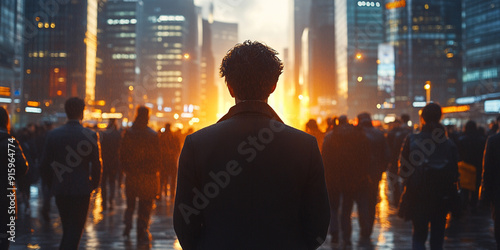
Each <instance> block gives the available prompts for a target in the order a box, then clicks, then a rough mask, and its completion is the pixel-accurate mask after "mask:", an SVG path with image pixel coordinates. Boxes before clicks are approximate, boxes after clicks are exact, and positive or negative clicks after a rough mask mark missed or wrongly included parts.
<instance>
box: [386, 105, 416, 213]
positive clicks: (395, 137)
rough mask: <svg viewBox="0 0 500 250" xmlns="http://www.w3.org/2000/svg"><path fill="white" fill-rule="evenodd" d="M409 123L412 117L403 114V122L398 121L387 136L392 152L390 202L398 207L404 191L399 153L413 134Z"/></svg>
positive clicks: (389, 177) (388, 179)
mask: <svg viewBox="0 0 500 250" xmlns="http://www.w3.org/2000/svg"><path fill="white" fill-rule="evenodd" d="M409 121H410V116H409V115H407V114H402V115H401V120H396V121H395V125H394V128H393V129H392V130H391V131H389V133H388V134H387V144H388V145H389V148H390V151H391V157H390V160H389V167H388V171H387V181H388V184H389V187H390V190H391V197H392V199H391V200H390V202H391V204H393V205H395V206H396V207H397V205H398V204H399V199H400V197H401V191H402V190H401V189H402V185H401V184H402V183H401V178H400V177H399V176H398V160H399V153H400V152H401V147H402V146H403V143H404V141H405V139H406V137H407V136H408V135H409V134H411V133H413V129H412V128H411V127H410V126H408V122H409Z"/></svg>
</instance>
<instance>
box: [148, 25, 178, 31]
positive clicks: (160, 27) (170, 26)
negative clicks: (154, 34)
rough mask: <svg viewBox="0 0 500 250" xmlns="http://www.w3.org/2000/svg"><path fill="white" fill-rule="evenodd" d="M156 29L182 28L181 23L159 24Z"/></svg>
mask: <svg viewBox="0 0 500 250" xmlns="http://www.w3.org/2000/svg"><path fill="white" fill-rule="evenodd" d="M153 29H154V30H182V26H180V25H157V26H156V27H154V28H153Z"/></svg>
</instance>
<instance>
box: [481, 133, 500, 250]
mask: <svg viewBox="0 0 500 250" xmlns="http://www.w3.org/2000/svg"><path fill="white" fill-rule="evenodd" d="M483 169H484V170H483V182H482V186H481V200H484V201H486V202H489V203H491V208H492V213H491V214H492V216H493V221H494V224H495V240H496V242H497V249H500V212H499V211H500V134H495V135H492V136H490V137H489V138H488V141H487V142H486V148H485V150H484V161H483Z"/></svg>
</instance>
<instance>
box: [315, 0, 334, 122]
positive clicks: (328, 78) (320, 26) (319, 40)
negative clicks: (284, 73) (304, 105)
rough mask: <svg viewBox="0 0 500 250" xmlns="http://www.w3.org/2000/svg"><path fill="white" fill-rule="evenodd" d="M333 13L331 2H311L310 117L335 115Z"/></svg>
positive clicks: (328, 0)
mask: <svg viewBox="0 0 500 250" xmlns="http://www.w3.org/2000/svg"><path fill="white" fill-rule="evenodd" d="M334 14H335V7H334V1H331V0H313V1H311V14H310V22H309V23H310V28H309V31H310V33H309V37H310V42H309V43H310V50H311V51H310V53H311V54H310V57H311V60H310V64H311V65H310V67H309V69H310V74H309V75H310V84H309V101H310V107H312V108H313V111H315V112H316V114H314V112H313V114H314V115H320V116H323V117H324V116H330V115H332V114H334V113H336V112H337V109H336V108H337V74H336V73H337V72H336V71H335V68H336V67H335V18H334Z"/></svg>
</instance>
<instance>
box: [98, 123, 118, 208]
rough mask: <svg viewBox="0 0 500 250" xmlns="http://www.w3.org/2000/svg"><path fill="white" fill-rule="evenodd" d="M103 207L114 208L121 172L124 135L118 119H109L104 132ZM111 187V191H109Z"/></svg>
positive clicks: (102, 144) (102, 145)
mask: <svg viewBox="0 0 500 250" xmlns="http://www.w3.org/2000/svg"><path fill="white" fill-rule="evenodd" d="M101 134H102V142H101V149H102V181H101V194H102V203H101V206H102V209H103V210H106V209H108V205H109V209H110V210H113V206H114V198H115V188H116V179H117V177H118V174H119V173H120V171H121V169H120V143H121V140H122V136H121V133H120V131H119V130H118V126H117V125H116V119H109V122H108V127H107V128H106V130H105V131H103V132H102V133H101ZM108 187H109V192H108Z"/></svg>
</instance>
